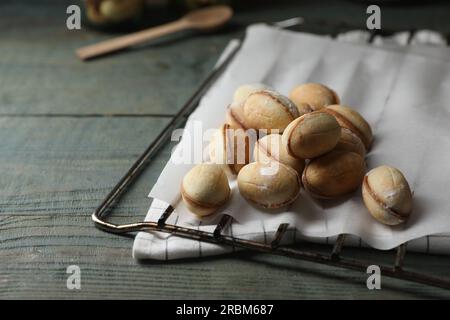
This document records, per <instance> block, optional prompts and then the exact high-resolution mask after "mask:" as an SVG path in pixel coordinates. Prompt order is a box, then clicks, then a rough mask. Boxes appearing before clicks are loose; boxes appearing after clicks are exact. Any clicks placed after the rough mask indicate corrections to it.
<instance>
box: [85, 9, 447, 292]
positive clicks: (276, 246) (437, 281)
mask: <svg viewBox="0 0 450 320" xmlns="http://www.w3.org/2000/svg"><path fill="white" fill-rule="evenodd" d="M301 23H303V19H301V18H296V19H290V20H286V21H283V22H282V23H280V24H279V25H278V26H279V27H282V28H286V27H291V26H293V25H296V24H301ZM239 49H240V45H238V46H236V47H235V48H234V49H233V50H232V52H230V54H229V55H228V56H227V57H226V58H225V59H224V60H223V61H222V62H221V63H219V65H217V66H216V67H215V68H214V69H213V70H212V71H211V73H210V74H209V75H208V76H207V78H206V79H205V80H204V81H203V82H202V83H201V85H200V86H199V87H198V89H197V90H196V91H195V92H194V94H193V95H192V96H191V97H190V98H189V99H188V101H187V102H186V103H185V104H184V106H183V107H182V108H181V110H180V111H179V112H178V113H177V114H176V115H175V116H174V117H173V118H172V120H171V121H170V122H169V123H168V124H167V125H166V127H165V128H164V130H162V132H161V133H160V134H159V135H158V136H157V138H156V139H155V140H154V141H153V142H152V143H151V144H150V145H149V146H148V147H147V149H146V150H145V151H144V152H143V153H142V154H141V155H140V156H139V158H138V159H137V160H136V162H135V163H134V164H133V165H132V166H131V168H130V169H129V170H128V171H127V172H126V174H125V175H124V176H123V177H122V178H121V179H120V181H119V182H118V183H117V184H116V185H115V186H114V187H113V189H112V190H111V191H110V192H109V193H108V195H107V196H106V197H105V199H104V200H103V201H102V202H101V204H100V205H99V206H98V207H97V208H96V209H95V211H94V212H93V214H92V220H93V221H94V224H95V226H96V227H98V228H99V229H102V230H104V231H107V232H110V233H115V234H129V233H135V232H138V231H146V232H149V231H159V232H165V233H170V234H172V235H176V236H179V237H184V238H188V239H193V240H198V241H205V242H210V243H216V244H222V245H230V246H235V247H241V248H244V249H249V250H253V251H258V252H264V253H270V254H275V255H280V256H287V257H292V258H296V259H301V260H306V261H311V262H315V263H320V264H325V265H331V266H336V267H341V268H346V269H352V270H357V271H362V272H366V270H367V268H368V267H369V266H370V265H372V264H373V263H370V262H369V261H361V260H356V259H347V258H343V257H341V251H342V249H343V245H344V240H345V237H346V235H345V234H341V235H339V236H338V237H337V240H336V242H335V243H334V245H333V248H332V250H331V252H329V253H328V254H324V253H318V252H313V251H308V250H300V249H297V248H292V247H287V246H280V241H281V239H282V238H283V236H284V234H285V232H286V231H287V230H288V224H285V223H283V224H281V225H280V226H279V227H278V230H277V232H276V234H275V236H274V238H273V240H272V241H271V242H270V243H268V244H266V243H260V242H257V241H252V240H247V239H241V238H237V237H232V236H229V235H224V234H222V231H223V230H224V229H225V228H226V227H227V225H228V224H229V223H231V221H232V217H231V216H228V215H224V216H223V217H222V219H221V220H220V222H219V223H218V224H217V225H216V227H215V229H214V231H213V232H206V231H201V230H197V229H192V228H187V227H182V226H177V225H173V224H167V223H166V221H167V219H168V218H169V216H170V215H171V214H172V212H173V211H174V209H173V207H171V206H169V207H168V209H166V210H165V211H164V212H163V213H162V215H161V216H160V218H159V219H158V221H156V222H151V221H150V222H136V223H129V224H121V225H118V224H113V223H110V222H108V221H107V219H106V218H107V216H108V214H109V213H110V212H111V209H112V208H113V207H114V206H115V205H116V204H117V202H118V201H119V200H120V197H121V196H122V195H123V194H124V193H125V192H126V191H127V190H128V188H129V187H130V186H131V184H132V183H133V182H134V181H135V180H136V178H137V177H138V176H139V175H140V173H141V172H142V171H143V170H144V169H145V167H146V166H147V165H148V164H149V162H150V160H151V159H152V158H153V157H154V156H155V155H156V154H157V152H158V151H159V149H160V148H161V147H163V146H164V145H165V143H167V141H168V139H169V138H170V136H171V132H172V130H173V129H176V128H178V127H180V126H181V125H183V123H185V121H186V119H187V117H188V116H189V115H190V114H191V113H192V112H193V111H194V110H195V108H196V106H197V105H198V103H199V101H200V99H201V97H202V96H203V94H204V93H205V92H206V91H207V90H208V88H209V87H210V86H211V85H212V84H213V83H214V81H215V80H216V79H217V78H218V76H219V75H220V74H221V73H222V72H223V71H224V70H225V68H226V67H227V65H228V64H229V62H230V61H231V60H232V59H233V57H234V56H235V55H236V53H237V52H238V51H239ZM406 246H407V243H403V244H401V245H400V246H398V247H397V248H396V257H395V260H394V263H393V264H392V265H381V266H379V267H380V271H381V274H382V275H383V276H388V277H392V278H397V279H403V280H407V281H412V282H416V283H422V284H426V285H430V286H435V287H440V288H444V289H450V279H444V278H439V277H435V276H432V275H428V274H425V273H419V272H412V271H408V270H405V269H404V259H405V255H406ZM372 250H376V249H372Z"/></svg>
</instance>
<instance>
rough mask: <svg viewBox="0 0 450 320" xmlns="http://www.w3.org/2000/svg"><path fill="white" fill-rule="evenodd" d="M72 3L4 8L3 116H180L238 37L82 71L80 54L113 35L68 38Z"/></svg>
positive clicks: (181, 45)
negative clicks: (77, 54) (83, 48)
mask: <svg viewBox="0 0 450 320" xmlns="http://www.w3.org/2000/svg"><path fill="white" fill-rule="evenodd" d="M68 3H70V4H72V3H73V1H68V2H65V1H56V2H55V3H54V4H51V5H50V7H51V9H49V5H48V4H47V5H40V6H39V5H32V6H30V5H29V2H26V3H25V2H18V3H10V4H9V5H8V6H6V5H2V7H1V9H0V28H2V30H8V32H5V31H3V32H1V33H0V40H1V43H2V45H1V46H0V57H1V61H0V70H1V77H0V115H1V114H5V113H6V114H11V113H13V114H47V113H58V114H61V113H63V114H92V113H94V114H95V113H101V114H105V113H107V114H115V113H133V114H148V113H151V114H174V113H176V111H177V110H178V109H179V108H181V106H182V104H183V102H184V101H185V100H187V99H188V98H189V96H190V95H191V93H192V92H193V91H194V90H195V88H196V87H197V86H198V85H199V83H200V82H201V81H202V80H203V78H204V77H205V75H206V74H207V73H208V71H209V70H210V69H211V67H212V66H213V64H214V62H215V61H216V59H217V57H218V55H219V54H220V52H221V51H222V50H223V48H224V46H225V45H226V43H227V42H228V40H229V39H230V38H231V37H232V34H230V33H218V34H214V35H211V36H209V37H208V38H207V39H208V40H207V41H205V37H203V36H201V35H200V36H199V35H197V36H195V35H192V34H187V35H184V36H183V35H175V36H172V37H170V38H168V39H166V40H165V41H169V42H168V44H170V45H162V42H161V41H159V43H160V44H159V45H153V46H150V47H148V46H147V47H144V48H141V49H136V50H129V51H128V52H123V53H121V54H116V55H113V56H110V57H105V58H102V59H98V60H96V61H92V62H89V63H84V62H81V61H80V60H79V59H77V58H76V57H75V54H74V50H75V49H76V48H78V47H81V46H83V45H86V44H89V43H94V42H97V41H100V40H102V39H105V38H108V37H111V35H106V34H102V33H99V32H94V31H91V30H87V29H83V30H73V31H69V30H67V28H66V26H65V18H66V14H65V10H66V8H67V5H68ZM20 17H23V18H20ZM25 17H26V19H27V21H26V23H24V21H23V19H24V18H25Z"/></svg>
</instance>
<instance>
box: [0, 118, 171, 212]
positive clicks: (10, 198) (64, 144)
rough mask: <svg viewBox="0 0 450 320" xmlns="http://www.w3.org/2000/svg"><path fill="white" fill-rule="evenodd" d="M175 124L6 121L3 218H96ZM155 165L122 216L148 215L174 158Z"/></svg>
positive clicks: (0, 131) (1, 151) (0, 150)
mask: <svg viewBox="0 0 450 320" xmlns="http://www.w3.org/2000/svg"><path fill="white" fill-rule="evenodd" d="M169 120H170V118H134V117H133V118H80V119H77V118H51V119H48V118H20V119H19V118H0V136H2V137H8V138H7V139H5V140H3V143H2V144H1V145H0V172H1V173H2V177H1V179H0V215H1V214H2V213H1V212H5V211H7V212H9V213H10V214H14V213H17V214H20V215H27V214H31V215H33V214H36V213H47V214H50V213H70V214H86V213H89V212H92V211H93V209H94V208H95V206H97V205H98V204H99V203H100V201H101V200H102V198H103V197H104V196H105V195H106V194H107V193H108V192H109V190H110V189H111V188H112V187H113V186H114V185H115V184H116V183H117V181H118V180H119V178H120V177H121V176H122V175H123V174H124V173H125V172H126V171H127V170H128V168H129V167H130V165H131V164H132V163H133V162H134V161H135V159H136V158H137V157H138V155H139V154H140V153H142V152H143V150H144V149H145V148H146V147H147V145H148V144H149V143H150V142H151V141H152V139H154V138H155V137H156V135H158V134H159V132H160V131H161V129H162V128H163V126H164V125H165V124H166V123H167V122H168V121H169ZM169 147H170V146H168V148H166V150H165V151H163V152H161V153H160V154H159V156H158V157H157V158H156V159H155V161H153V162H152V164H151V167H150V168H149V170H147V171H146V172H145V174H144V176H143V177H142V179H140V182H139V183H138V184H136V186H135V187H134V193H133V195H132V196H129V197H128V198H126V199H124V200H125V201H124V202H123V203H121V207H120V208H119V212H120V211H126V212H136V211H137V209H139V212H141V213H142V214H144V213H145V212H146V211H147V209H148V206H149V201H148V199H147V198H146V196H147V194H148V191H149V188H150V186H151V185H152V183H153V182H154V181H156V178H157V177H158V175H159V172H160V171H161V170H162V168H163V166H164V164H165V162H166V161H167V159H168V157H169V155H170V148H169Z"/></svg>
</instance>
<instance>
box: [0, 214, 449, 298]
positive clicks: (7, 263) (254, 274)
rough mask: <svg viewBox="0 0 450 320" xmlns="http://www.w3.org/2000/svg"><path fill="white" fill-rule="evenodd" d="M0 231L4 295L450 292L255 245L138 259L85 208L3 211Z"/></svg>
mask: <svg viewBox="0 0 450 320" xmlns="http://www.w3.org/2000/svg"><path fill="white" fill-rule="evenodd" d="M119 220H120V221H119V222H125V221H127V218H121V219H119ZM0 239H1V241H0V298H73V297H78V298H79V297H83V298H123V297H127V298H159V299H176V298H194V299H211V298H256V299H258V298H261V299H265V298H286V299H300V298H321V299H323V298H343V299H354V298H371V299H372V298H373V299H381V298H387V299H392V298H408V299H415V298H449V297H450V293H449V292H448V291H445V290H438V289H434V288H430V287H426V286H421V285H415V284H409V283H406V282H401V281H397V280H395V281H394V280H390V279H388V278H382V290H381V291H370V290H368V289H367V288H366V276H367V275H366V274H364V273H360V272H353V271H346V270H342V269H338V268H332V267H326V266H321V265H316V264H312V263H307V262H301V261H294V260H292V259H288V258H282V257H270V256H265V255H263V254H251V253H249V252H242V253H239V254H235V255H229V256H225V257H219V258H206V259H200V260H199V259H193V260H188V261H186V260H185V261H181V262H169V263H159V262H147V263H145V264H139V263H137V262H135V261H134V260H133V259H132V258H131V251H130V247H131V245H132V239H130V238H126V237H120V236H116V235H111V234H107V233H104V232H102V231H100V230H97V229H96V228H94V227H93V225H92V223H91V221H90V219H89V216H87V215H86V216H71V215H36V216H28V217H19V216H7V217H5V216H2V218H1V220H0ZM312 248H313V249H314V248H315V249H320V248H322V247H319V246H315V247H314V246H312ZM328 249H330V248H328ZM344 254H346V255H356V254H361V255H362V256H363V257H365V258H370V259H373V258H374V257H373V256H371V254H370V253H367V252H365V251H364V250H353V249H348V250H347V249H346V250H344ZM392 259H393V254H392V253H382V254H378V255H376V260H375V261H378V262H389V261H392ZM423 260H424V256H423V255H411V256H408V262H409V263H411V264H412V265H425V269H426V270H428V271H429V272H432V273H435V272H447V275H448V270H445V269H446V268H443V267H442V265H443V264H445V263H447V265H448V263H449V262H450V258H448V257H447V258H444V259H442V260H441V259H437V258H436V257H433V256H426V260H425V261H423ZM72 264H75V265H78V266H80V268H81V274H82V288H81V290H80V291H79V292H74V291H70V290H67V289H66V286H65V283H66V279H67V274H66V272H65V271H66V268H67V266H69V265H72ZM439 265H440V266H441V267H439ZM269 288H270V289H269Z"/></svg>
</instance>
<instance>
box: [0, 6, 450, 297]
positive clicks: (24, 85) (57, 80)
mask: <svg viewBox="0 0 450 320" xmlns="http://www.w3.org/2000/svg"><path fill="white" fill-rule="evenodd" d="M325 2H326V3H325ZM72 3H73V1H70V0H64V1H63V0H36V1H24V0H4V1H1V2H0V30H2V31H1V32H0V42H1V46H0V138H1V141H2V142H1V143H0V174H1V176H0V177H1V178H0V298H6V299H11V298H38V299H42V298H50V299H55V298H65V299H70V298H77V299H80V298H85V299H93V298H97V299H98V298H100V299H101V298H110V299H114V298H135V299H150V298H158V299H177V298H191V299H212V298H254V299H258V298H279V299H281V298H286V299H303V298H310V299H311V298H313V299H314V298H317V299H323V298H342V299H354V298H369V299H372V298H373V299H396V298H407V299H416V298H450V293H449V292H446V291H444V290H439V289H435V288H431V287H426V286H422V285H416V284H411V283H406V282H402V281H390V280H388V279H384V278H383V280H382V281H383V282H382V290H381V291H369V290H367V288H366V284H365V282H366V275H365V274H363V273H359V272H353V271H346V270H342V269H338V268H332V267H326V266H321V265H316V264H312V263H307V262H301V261H294V260H291V259H288V258H283V257H275V256H267V255H263V254H253V253H249V252H241V253H237V254H234V255H227V256H223V257H218V258H205V259H201V260H199V259H193V260H184V261H175V262H169V263H160V262H146V263H139V262H136V261H134V260H133V259H132V257H131V246H132V243H133V239H132V238H131V237H121V236H117V235H111V234H108V233H105V232H102V231H100V230H97V229H96V228H95V227H94V226H93V224H92V222H91V220H90V214H91V212H92V211H93V210H94V208H95V207H96V206H97V205H98V204H99V202H100V201H101V200H102V198H103V197H104V196H105V195H106V193H107V192H108V191H109V190H110V188H111V187H112V186H113V185H114V184H115V183H116V182H117V180H118V179H119V178H120V177H121V176H122V174H123V173H124V172H125V171H126V170H127V169H128V167H129V166H130V165H131V163H132V162H133V161H134V160H135V159H136V157H137V156H138V155H139V154H140V153H141V152H142V151H143V150H144V148H145V147H146V146H147V145H148V144H149V143H150V142H151V141H152V139H154V138H155V137H156V135H157V134H158V133H159V131H160V130H161V129H162V127H163V126H164V124H165V123H167V121H169V120H170V115H173V114H174V113H175V112H176V111H177V110H178V109H179V108H180V107H181V105H182V102H184V101H185V100H186V98H187V97H188V96H189V95H190V94H191V93H192V91H193V90H194V89H195V88H196V87H197V85H198V83H199V81H200V80H201V79H203V78H204V77H205V76H206V74H207V72H208V71H209V70H210V68H211V66H212V65H213V64H214V62H215V61H216V59H217V57H218V55H219V54H220V52H221V50H222V49H223V48H224V47H225V45H226V44H227V42H228V40H229V39H231V38H233V37H236V36H241V35H242V34H243V29H242V28H240V27H239V26H243V25H245V24H248V23H252V22H258V21H277V20H281V19H286V18H289V17H292V16H294V15H299V14H301V15H304V16H305V17H306V18H311V19H318V18H321V19H322V18H324V17H325V18H326V19H328V20H329V21H330V22H332V23H341V22H344V23H347V24H351V25H353V26H362V25H364V23H365V21H364V19H363V18H362V17H364V12H365V7H364V6H362V5H359V4H357V3H347V4H346V5H345V6H347V7H346V10H340V9H342V7H341V6H342V2H340V3H337V2H335V1H324V2H320V4H317V2H305V3H303V2H302V4H299V3H298V2H295V3H294V4H285V5H283V6H277V7H264V6H261V8H257V10H256V9H255V8H250V9H249V8H243V10H242V11H240V12H239V13H238V14H237V16H236V17H235V19H234V22H233V25H232V26H231V27H230V28H229V29H228V30H226V31H224V32H221V33H218V34H213V35H186V34H184V35H179V36H177V37H171V38H168V39H165V40H164V41H160V42H158V43H157V44H153V45H149V46H146V47H143V48H139V49H136V50H129V51H127V52H125V53H122V54H120V55H112V56H108V57H105V58H103V59H99V60H96V61H92V62H90V63H88V64H83V63H82V62H80V61H78V59H76V57H75V56H74V54H73V51H74V49H76V48H78V47H80V46H82V45H86V44H89V43H95V42H98V41H100V40H102V39H106V38H108V37H109V35H106V34H102V33H100V32H95V31H91V30H87V29H84V30H82V31H67V29H65V17H66V16H65V8H66V7H67V5H68V4H72ZM442 6H443V5H442V4H437V5H435V6H434V7H426V6H425V7H414V6H412V7H410V8H408V9H407V10H406V9H405V8H402V7H400V9H399V8H397V7H394V8H392V9H386V10H384V11H383V21H386V23H387V25H388V26H390V27H397V28H406V29H410V28H411V24H412V23H414V24H415V27H418V28H420V27H423V26H427V25H432V26H433V25H435V26H439V28H441V29H442V30H444V31H449V30H450V24H449V21H448V19H444V18H443V17H444V16H445V13H446V12H448V10H447V11H446V10H444V9H443V7H442ZM445 8H448V6H447V7H445ZM361 12H362V13H361ZM418 12H420V13H421V15H417V13H418ZM360 13H361V15H360ZM399 14H401V16H402V17H412V16H414V19H406V18H404V19H398V17H399ZM157 15H158V13H155V16H157ZM445 17H446V16H445ZM171 18H173V17H171ZM167 19H168V18H167ZM163 20H164V19H163ZM161 22H162V21H161ZM303 30H305V31H308V30H309V31H313V32H316V33H335V32H337V31H338V30H341V29H340V28H336V27H334V26H333V25H327V24H320V25H315V26H311V25H310V26H308V25H305V26H304V27H303ZM186 36H187V37H186ZM117 114H119V115H122V116H120V117H117ZM161 114H162V115H169V117H165V116H161ZM108 115H116V116H108ZM136 115H141V116H140V117H136ZM152 115H154V117H153V116H152ZM171 147H172V145H168V146H167V147H166V148H164V149H163V150H162V151H161V152H160V153H159V154H158V156H157V157H156V158H155V159H154V161H153V162H152V163H151V165H150V166H149V168H148V169H147V170H146V171H145V172H144V173H143V175H142V176H141V177H140V178H139V180H138V181H137V182H136V184H135V185H134V186H133V187H132V188H131V190H130V192H129V193H127V194H126V195H125V197H124V198H123V199H122V201H121V202H120V204H119V205H118V207H117V208H116V209H115V210H114V214H113V221H115V222H118V223H124V222H130V221H138V220H141V219H143V217H144V215H145V213H146V211H147V209H148V207H149V204H150V200H149V199H148V198H146V196H147V193H148V191H149V189H150V187H151V185H152V184H153V183H154V182H155V181H156V178H157V177H158V174H159V172H160V171H161V169H162V168H163V166H164V164H165V162H166V161H167V159H168V157H169V155H170V150H171ZM303 246H305V247H307V248H313V249H317V250H325V249H326V250H331V248H330V247H324V246H313V245H306V244H305V245H303ZM344 254H345V255H351V256H362V257H364V258H367V259H369V260H370V261H375V262H377V261H378V262H392V261H393V259H394V255H393V253H392V252H388V253H385V252H373V251H367V250H356V249H344ZM449 260H450V258H449V257H437V256H431V255H427V256H425V255H418V254H408V255H407V257H406V262H407V264H408V265H411V266H412V267H413V268H420V267H421V269H422V270H425V271H429V272H431V273H433V274H436V275H446V276H449V275H450V274H449V272H450V271H449V269H448V265H449V263H450V261H449ZM72 264H76V265H79V266H80V267H81V273H82V276H81V277H82V289H81V290H80V291H70V290H67V289H66V279H67V274H66V268H67V266H69V265H72Z"/></svg>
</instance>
